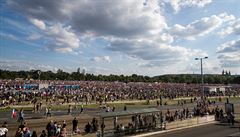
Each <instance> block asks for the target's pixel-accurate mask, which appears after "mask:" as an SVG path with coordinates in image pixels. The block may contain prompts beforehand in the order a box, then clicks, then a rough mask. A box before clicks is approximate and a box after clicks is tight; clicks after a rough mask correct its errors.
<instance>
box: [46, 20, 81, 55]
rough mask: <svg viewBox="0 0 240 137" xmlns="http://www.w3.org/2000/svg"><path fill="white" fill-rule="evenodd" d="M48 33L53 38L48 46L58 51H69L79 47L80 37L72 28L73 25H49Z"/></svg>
mask: <svg viewBox="0 0 240 137" xmlns="http://www.w3.org/2000/svg"><path fill="white" fill-rule="evenodd" d="M46 35H47V36H49V37H50V38H52V39H53V42H52V43H50V44H49V45H48V48H50V49H53V50H55V51H57V52H62V53H67V52H72V51H73V49H76V48H78V47H79V42H80V40H79V38H78V37H77V35H76V34H75V33H74V32H73V31H72V30H71V27H70V26H68V27H64V26H63V25H62V24H59V23H58V24H55V25H53V26H50V27H48V30H47V31H46Z"/></svg>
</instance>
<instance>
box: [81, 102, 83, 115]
mask: <svg viewBox="0 0 240 137" xmlns="http://www.w3.org/2000/svg"><path fill="white" fill-rule="evenodd" d="M81 113H83V104H82V105H81V110H80V114H81Z"/></svg>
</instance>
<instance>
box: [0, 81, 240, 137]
mask: <svg viewBox="0 0 240 137" xmlns="http://www.w3.org/2000/svg"><path fill="white" fill-rule="evenodd" d="M41 84H45V85H47V87H46V86H45V87H42V88H41V89H40V85H41ZM211 86H222V85H211ZM201 89H202V87H201V85H200V84H184V83H182V84H179V83H143V82H135V83H134V82H130V83H124V82H101V81H39V80H25V81H24V80H20V81H18V80H0V98H1V102H0V106H8V105H23V104H26V103H27V104H31V105H33V106H34V107H33V111H35V112H39V111H40V110H43V104H45V107H44V108H45V109H46V111H45V115H46V116H47V117H51V105H49V104H54V103H55V104H65V103H66V104H67V103H73V102H75V103H77V102H84V103H86V104H89V103H99V104H100V105H101V104H106V103H107V102H114V101H125V100H128V101H131V100H147V101H149V100H159V99H160V100H161V99H170V100H172V99H175V98H184V97H189V98H191V102H195V103H197V105H196V106H195V107H194V108H193V109H191V110H190V109H189V108H187V107H186V108H183V109H179V110H175V111H173V112H172V111H169V110H168V111H167V112H166V113H165V115H164V116H165V120H166V121H168V122H171V121H175V120H183V119H187V118H191V117H193V116H203V115H206V114H215V115H216V117H217V118H221V116H222V110H218V109H217V108H216V109H214V110H210V109H209V104H211V103H212V102H208V101H207V100H204V101H203V100H198V99H197V97H201V96H202V92H201ZM205 95H206V96H215V97H216V96H218V97H219V100H220V99H221V96H224V95H225V96H239V95H240V85H228V86H226V88H225V91H224V92H222V91H216V92H209V93H207V94H205ZM178 104H179V105H182V106H183V104H186V101H185V100H179V101H178ZM157 105H162V102H159V101H157ZM165 105H167V104H166V103H165ZM72 109H73V106H72V105H69V106H68V114H69V115H71V114H72ZM105 109H106V112H110V111H115V106H113V108H110V107H109V106H106V108H105ZM80 110H81V112H80V113H82V111H83V105H82V106H81V109H80ZM124 110H127V108H126V106H125V107H124ZM13 114H14V115H13V117H18V122H19V125H20V126H19V128H18V130H17V132H16V137H22V136H24V137H37V135H36V131H30V129H29V128H28V126H27V122H26V121H25V119H24V113H23V109H20V110H18V112H17V115H16V114H15V113H13ZM157 117H158V116H156V117H151V119H152V120H151V121H152V122H150V123H147V122H149V120H147V121H146V119H148V116H142V117H141V116H139V119H138V123H139V126H141V124H142V125H145V124H148V125H149V124H150V125H154V119H156V118H157ZM229 117H231V115H229ZM229 119H230V118H229ZM135 123H136V122H135ZM72 124H73V127H72V132H71V133H75V134H78V133H80V129H79V128H78V120H77V118H74V119H73V121H72ZM133 125H134V123H129V124H128V125H127V126H125V127H124V125H123V124H119V125H116V127H115V128H116V132H119V131H121V130H124V129H125V128H128V129H131V127H133ZM66 126H67V124H66V123H65V122H63V123H62V124H59V123H57V122H56V121H50V122H49V123H48V124H47V126H46V129H45V130H43V131H42V133H41V135H40V137H46V136H48V137H49V136H57V137H64V136H66V135H67V134H68V133H69V132H67V131H66ZM98 129H99V123H98V120H97V119H95V118H94V119H93V120H92V121H91V122H88V123H86V125H85V129H84V132H85V133H90V132H96V131H97V130H98ZM7 132H8V129H7V123H5V124H4V125H3V126H2V128H0V137H5V136H6V135H7Z"/></svg>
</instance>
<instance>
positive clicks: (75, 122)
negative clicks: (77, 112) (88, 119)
mask: <svg viewBox="0 0 240 137" xmlns="http://www.w3.org/2000/svg"><path fill="white" fill-rule="evenodd" d="M72 124H73V129H72V130H73V132H75V133H76V131H77V125H78V120H77V118H76V117H75V118H74V119H73V121H72Z"/></svg>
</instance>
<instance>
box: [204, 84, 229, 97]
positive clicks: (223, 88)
mask: <svg viewBox="0 0 240 137" xmlns="http://www.w3.org/2000/svg"><path fill="white" fill-rule="evenodd" d="M230 87H231V86H204V92H205V93H212V92H222V93H223V95H225V92H226V91H227V89H228V88H230Z"/></svg>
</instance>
